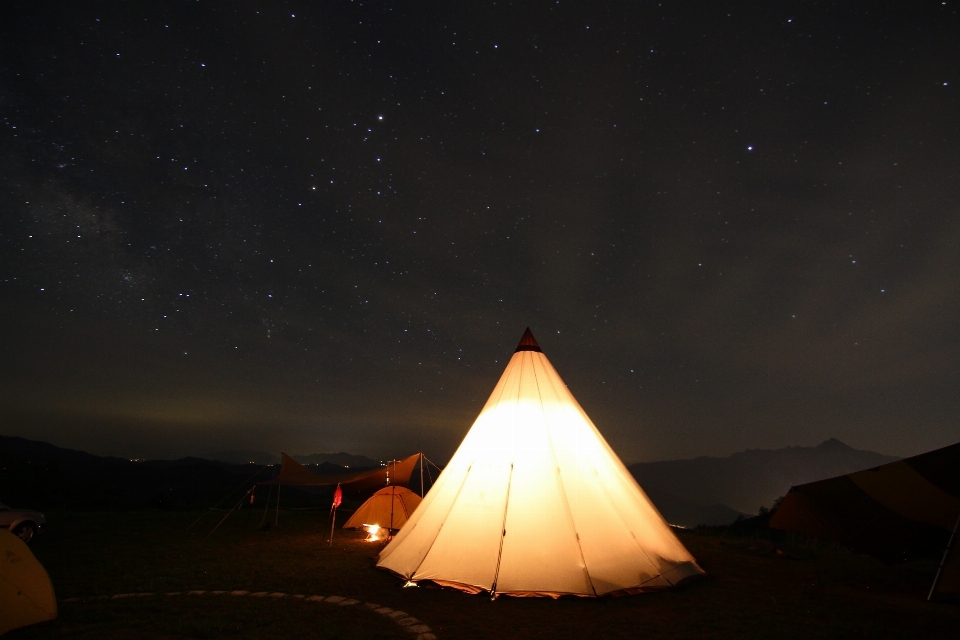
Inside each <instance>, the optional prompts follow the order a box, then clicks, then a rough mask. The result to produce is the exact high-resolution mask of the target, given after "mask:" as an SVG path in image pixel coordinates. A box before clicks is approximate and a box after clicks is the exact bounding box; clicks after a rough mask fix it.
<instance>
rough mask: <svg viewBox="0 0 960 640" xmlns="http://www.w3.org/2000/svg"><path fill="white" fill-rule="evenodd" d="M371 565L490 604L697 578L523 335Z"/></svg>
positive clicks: (691, 565)
mask: <svg viewBox="0 0 960 640" xmlns="http://www.w3.org/2000/svg"><path fill="white" fill-rule="evenodd" d="M377 566H379V567H382V568H384V569H387V570H389V571H392V572H393V573H395V574H397V575H399V576H400V577H402V578H404V579H405V580H408V581H411V582H416V581H418V580H431V581H433V582H435V583H437V584H440V585H444V586H450V587H455V588H458V589H462V590H464V591H468V592H473V593H478V592H481V591H488V592H490V593H491V594H492V595H494V596H496V595H498V594H505V595H515V596H551V597H558V596H560V595H564V594H569V595H579V596H599V595H604V594H610V593H635V592H640V591H649V590H654V589H664V588H668V587H671V586H676V585H677V584H678V583H680V582H682V581H684V580H686V579H688V578H692V577H695V576H699V575H701V574H702V573H703V570H702V569H700V567H699V566H697V563H696V560H695V559H694V558H693V556H692V555H690V552H689V551H687V549H686V548H685V547H684V546H683V544H682V543H681V542H680V540H679V539H677V537H676V535H675V534H674V533H673V531H672V530H671V529H670V526H669V525H668V524H667V523H666V522H665V521H664V519H663V517H662V516H661V515H660V513H659V512H658V511H657V509H656V507H654V506H653V503H651V502H650V499H649V498H647V496H646V494H645V493H644V492H643V490H642V489H641V488H640V486H639V485H638V484H637V481H636V480H635V479H634V478H633V476H632V475H631V474H630V472H629V471H628V470H627V468H626V467H625V466H624V465H623V463H622V462H621V461H620V459H619V458H618V457H617V455H616V454H615V453H614V452H613V449H611V448H610V445H608V444H607V442H606V440H604V439H603V436H602V435H600V432H599V431H598V430H597V428H596V427H595V426H594V424H593V422H591V421H590V418H589V417H587V414H586V413H585V412H584V411H583V409H582V408H581V407H580V405H579V404H578V403H577V401H576V399H574V397H573V395H572V394H571V393H570V391H569V390H568V389H567V387H566V385H565V384H564V383H563V380H562V379H561V378H560V375H559V374H558V373H557V371H556V370H555V369H554V368H553V366H552V365H551V364H550V361H549V360H547V357H546V356H545V355H544V354H543V352H542V351H541V350H540V348H539V346H537V344H536V340H534V339H533V335H532V334H530V332H529V330H527V332H525V333H524V338H523V339H521V344H520V347H519V348H518V350H517V351H515V352H514V354H513V356H512V357H511V358H510V361H509V362H508V363H507V366H506V369H505V370H504V372H503V375H502V376H501V377H500V381H499V382H498V383H497V385H496V386H495V387H494V390H493V393H492V394H491V395H490V398H489V400H487V403H486V405H484V407H483V410H481V412H480V415H479V416H477V419H476V421H475V422H474V423H473V426H472V427H470V430H469V431H468V432H467V435H466V437H464V439H463V442H461V443H460V447H459V448H458V449H457V451H456V453H454V455H453V457H452V458H451V459H450V462H449V463H448V464H447V466H446V468H445V469H444V470H443V472H442V473H441V474H440V477H439V478H437V480H436V482H435V483H434V485H433V488H432V489H431V490H430V492H429V493H428V494H427V495H426V496H425V497H424V499H423V502H421V503H420V506H419V507H418V508H417V510H416V511H415V512H414V513H413V514H412V515H411V516H410V518H409V519H408V520H407V523H406V525H404V527H403V529H401V530H400V532H399V533H398V534H397V536H396V537H395V538H394V539H393V541H392V542H391V543H390V544H389V545H387V547H385V548H384V549H383V551H382V552H381V553H380V557H379V560H378V562H377Z"/></svg>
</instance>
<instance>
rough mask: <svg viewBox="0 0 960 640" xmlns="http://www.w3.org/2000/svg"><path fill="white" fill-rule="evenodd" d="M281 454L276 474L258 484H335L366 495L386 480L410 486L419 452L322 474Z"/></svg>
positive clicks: (303, 485)
mask: <svg viewBox="0 0 960 640" xmlns="http://www.w3.org/2000/svg"><path fill="white" fill-rule="evenodd" d="M282 456H283V459H282V462H281V463H280V473H279V474H278V475H277V477H276V478H272V479H270V480H265V481H264V482H259V483H258V484H261V485H282V486H292V487H330V486H336V485H338V484H339V485H341V486H342V487H343V489H344V491H348V492H349V493H350V494H352V495H361V496H369V495H370V494H372V493H373V492H374V491H376V490H377V489H380V488H382V487H384V486H386V485H387V484H388V483H389V484H395V485H399V486H401V487H408V486H410V480H411V478H412V477H413V472H414V470H416V468H417V466H418V465H419V464H420V456H421V454H419V453H415V454H413V455H412V456H408V457H406V458H404V459H403V460H393V461H391V462H389V463H387V465H386V466H383V467H379V468H377V469H366V470H361V471H353V472H347V473H330V474H324V475H319V474H316V473H313V472H312V471H310V470H309V469H307V468H306V467H304V466H303V465H302V464H300V463H299V462H297V461H296V460H294V459H293V458H291V457H290V456H288V455H287V454H285V453H284V454H282ZM388 481H389V482H388ZM418 481H419V478H418Z"/></svg>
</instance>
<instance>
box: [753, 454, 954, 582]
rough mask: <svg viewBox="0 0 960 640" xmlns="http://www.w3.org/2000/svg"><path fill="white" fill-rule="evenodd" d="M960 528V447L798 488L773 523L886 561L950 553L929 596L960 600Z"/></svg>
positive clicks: (786, 498)
mask: <svg viewBox="0 0 960 640" xmlns="http://www.w3.org/2000/svg"><path fill="white" fill-rule="evenodd" d="M958 523H960V444H954V445H951V446H949V447H944V448H943V449H937V450H935V451H929V452H927V453H923V454H920V455H918V456H914V457H912V458H906V459H904V460H898V461H897V462H891V463H890V464H885V465H881V466H879V467H875V468H873V469H867V470H865V471H858V472H856V473H848V474H846V475H843V476H838V477H836V478H829V479H826V480H819V481H817V482H810V483H808V484H801V485H798V486H796V487H792V488H791V489H790V492H789V493H787V495H786V496H784V498H783V501H782V502H781V503H780V506H779V507H778V508H777V510H776V512H775V513H774V514H773V517H772V518H771V519H770V526H771V527H773V528H774V529H783V530H785V531H793V532H795V533H801V534H804V535H808V536H813V537H817V538H824V539H827V540H834V541H836V542H840V543H842V544H844V545H846V546H848V547H850V548H852V549H854V550H856V551H861V552H865V553H869V554H871V555H873V556H876V557H878V558H880V559H881V560H884V561H886V562H895V561H898V560H908V559H911V558H912V557H913V556H914V555H915V554H916V553H918V550H919V551H923V550H929V549H931V548H940V549H944V548H947V552H946V553H945V555H944V564H943V566H942V572H941V573H940V574H939V576H938V579H937V581H936V583H935V584H934V588H932V589H931V591H930V597H933V596H936V595H941V596H946V595H950V596H951V597H957V596H960V552H958V550H957V549H956V546H957V545H956V540H955V538H954V537H953V536H954V534H956V532H957V525H958ZM951 541H952V542H953V544H952V545H951V544H950V542H951ZM951 546H952V549H951V548H950V547H951Z"/></svg>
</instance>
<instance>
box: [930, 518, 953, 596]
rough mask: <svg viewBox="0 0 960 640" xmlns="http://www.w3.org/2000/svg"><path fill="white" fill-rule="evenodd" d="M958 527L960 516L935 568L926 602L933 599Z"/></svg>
mask: <svg viewBox="0 0 960 640" xmlns="http://www.w3.org/2000/svg"><path fill="white" fill-rule="evenodd" d="M958 526H960V514H957V521H956V522H954V523H953V531H952V532H951V533H950V539H949V540H948V541H947V548H946V549H944V550H943V558H942V559H941V560H940V566H939V567H937V575H935V576H934V577H933V584H932V585H930V593H928V594H927V602H930V600H932V599H933V592H934V590H935V589H936V588H937V583H938V582H940V574H941V573H943V565H945V564H947V556H948V555H950V547H952V546H953V539H954V538H956V537H957V527H958Z"/></svg>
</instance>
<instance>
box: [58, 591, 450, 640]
mask: <svg viewBox="0 0 960 640" xmlns="http://www.w3.org/2000/svg"><path fill="white" fill-rule="evenodd" d="M204 594H210V595H230V596H246V597H248V598H295V599H297V600H303V601H305V602H326V603H327V604H332V605H337V606H340V607H352V606H357V607H358V608H360V609H367V610H369V611H373V612H375V613H379V614H380V615H382V616H385V617H387V618H390V619H391V620H393V621H394V622H395V623H396V624H397V625H399V626H400V628H401V629H403V630H404V631H407V632H408V633H410V634H413V635H414V636H415V637H416V640H437V636H436V634H434V633H433V629H431V628H430V627H429V626H428V625H427V624H425V623H424V622H423V621H422V620H417V619H416V618H414V617H413V616H411V615H410V614H408V613H406V612H404V611H397V610H395V609H391V608H390V607H383V606H381V605H379V604H374V603H373V602H363V601H361V600H355V599H353V598H344V597H343V596H305V595H302V594H296V595H288V594H286V593H282V592H280V591H273V592H270V591H243V590H236V591H206V590H199V589H198V590H194V591H167V592H164V593H115V594H113V595H111V596H97V597H93V598H67V599H65V600H61V602H86V601H88V600H124V599H127V598H144V597H147V596H183V595H187V596H202V595H204Z"/></svg>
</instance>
